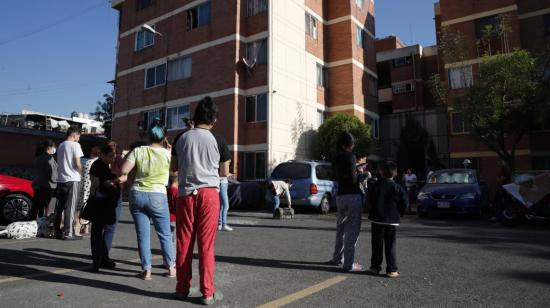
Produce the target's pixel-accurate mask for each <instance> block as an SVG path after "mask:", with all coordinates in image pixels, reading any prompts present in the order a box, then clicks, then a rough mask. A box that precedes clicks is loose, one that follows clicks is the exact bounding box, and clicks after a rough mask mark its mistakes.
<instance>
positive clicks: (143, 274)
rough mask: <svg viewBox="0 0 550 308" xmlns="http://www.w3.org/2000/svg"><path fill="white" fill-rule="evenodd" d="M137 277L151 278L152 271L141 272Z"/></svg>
mask: <svg viewBox="0 0 550 308" xmlns="http://www.w3.org/2000/svg"><path fill="white" fill-rule="evenodd" d="M136 277H137V278H140V279H142V280H151V279H153V278H151V271H150V270H149V271H142V272H140V273H139V274H137V275H136Z"/></svg>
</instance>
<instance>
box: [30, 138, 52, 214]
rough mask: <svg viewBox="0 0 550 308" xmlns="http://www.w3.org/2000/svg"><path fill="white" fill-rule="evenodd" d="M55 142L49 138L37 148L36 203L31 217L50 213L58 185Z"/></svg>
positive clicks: (35, 171)
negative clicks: (54, 156) (49, 208)
mask: <svg viewBox="0 0 550 308" xmlns="http://www.w3.org/2000/svg"><path fill="white" fill-rule="evenodd" d="M55 151H56V149H55V143H54V142H53V141H52V140H50V139H48V140H46V141H44V142H43V143H41V144H40V145H39V146H38V148H37V149H36V153H35V155H36V158H35V159H34V179H33V181H32V187H33V189H34V204H33V207H32V211H31V213H30V218H31V219H36V217H37V216H38V217H44V216H45V215H47V214H48V207H49V205H50V201H51V200H52V197H53V192H54V190H55V188H56V187H57V162H56V161H55V159H54V158H53V155H55Z"/></svg>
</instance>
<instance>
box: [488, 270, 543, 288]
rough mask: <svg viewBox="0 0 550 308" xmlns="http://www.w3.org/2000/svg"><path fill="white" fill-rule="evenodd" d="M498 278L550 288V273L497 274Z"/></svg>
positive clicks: (511, 272) (521, 272)
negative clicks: (533, 283)
mask: <svg viewBox="0 0 550 308" xmlns="http://www.w3.org/2000/svg"><path fill="white" fill-rule="evenodd" d="M497 275H499V276H503V277H506V278H510V279H514V280H523V281H527V282H535V283H539V284H544V285H549V286H550V273H549V272H540V271H539V272H534V271H530V272H529V271H507V272H501V273H497Z"/></svg>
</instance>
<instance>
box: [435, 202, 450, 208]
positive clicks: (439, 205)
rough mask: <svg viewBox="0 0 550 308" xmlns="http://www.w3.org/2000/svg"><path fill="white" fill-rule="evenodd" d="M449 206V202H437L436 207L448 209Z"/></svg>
mask: <svg viewBox="0 0 550 308" xmlns="http://www.w3.org/2000/svg"><path fill="white" fill-rule="evenodd" d="M450 207H451V203H450V202H437V208H438V209H448V208H450Z"/></svg>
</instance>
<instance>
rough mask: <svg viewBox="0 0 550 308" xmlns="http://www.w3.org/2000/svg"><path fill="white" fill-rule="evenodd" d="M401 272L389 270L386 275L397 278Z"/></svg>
mask: <svg viewBox="0 0 550 308" xmlns="http://www.w3.org/2000/svg"><path fill="white" fill-rule="evenodd" d="M399 275H400V274H399V272H389V273H386V277H388V278H397V277H399Z"/></svg>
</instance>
